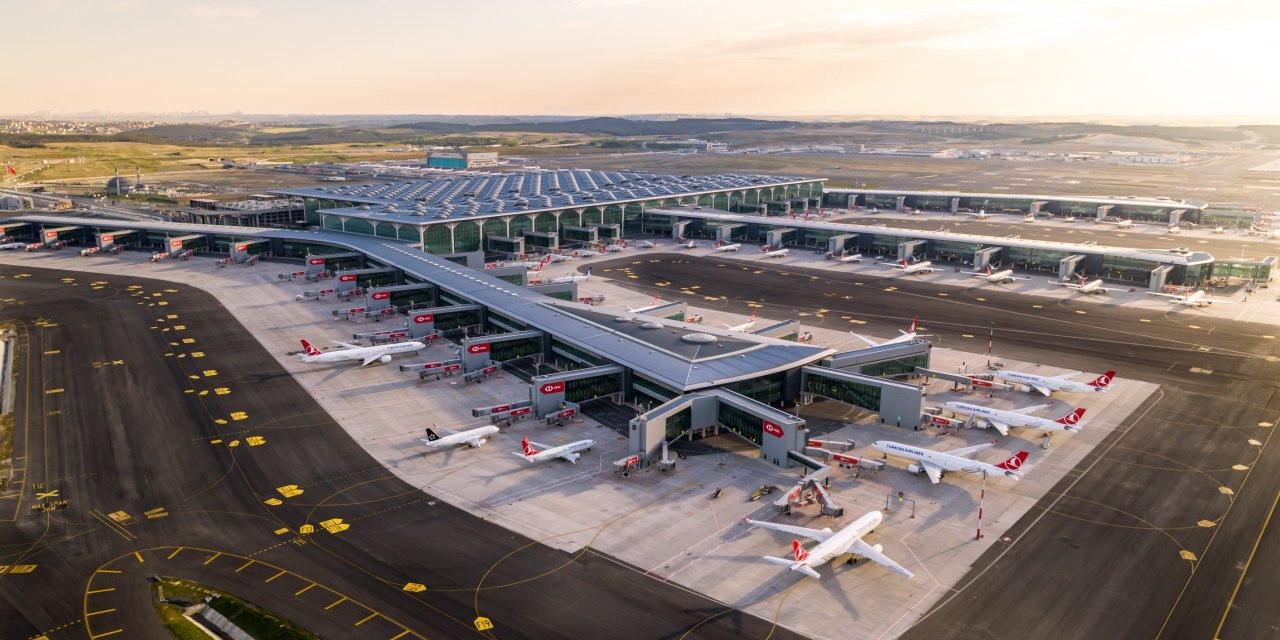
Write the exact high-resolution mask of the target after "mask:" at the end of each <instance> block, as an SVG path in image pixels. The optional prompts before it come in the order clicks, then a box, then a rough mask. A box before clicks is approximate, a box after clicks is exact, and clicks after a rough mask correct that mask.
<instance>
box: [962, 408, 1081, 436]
mask: <svg viewBox="0 0 1280 640" xmlns="http://www.w3.org/2000/svg"><path fill="white" fill-rule="evenodd" d="M943 406H945V407H946V408H947V409H950V410H951V412H952V413H958V414H963V415H966V416H969V419H970V420H972V421H973V422H974V423H975V424H980V425H989V426H991V428H993V429H995V430H996V431H999V432H1000V435H1002V436H1007V435H1009V429H1010V428H1011V427H1013V428H1018V429H1038V430H1040V431H1044V432H1046V433H1048V432H1050V431H1078V430H1079V429H1080V428H1081V427H1083V426H1084V424H1083V423H1081V422H1080V419H1081V418H1083V417H1084V409H1076V410H1075V411H1072V412H1071V413H1068V414H1067V415H1065V416H1062V417H1061V418H1058V419H1057V420H1050V419H1048V418H1039V417H1036V416H1032V415H1028V414H1030V413H1031V412H1032V411H1039V410H1040V409H1044V408H1046V407H1050V406H1053V405H1052V404H1040V405H1036V406H1034V407H1026V408H1023V409H1014V410H1013V411H1003V410H1001V409H992V408H991V407H984V406H981V405H976V404H969V403H967V402H944V403H943Z"/></svg>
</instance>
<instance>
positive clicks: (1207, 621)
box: [592, 253, 1280, 639]
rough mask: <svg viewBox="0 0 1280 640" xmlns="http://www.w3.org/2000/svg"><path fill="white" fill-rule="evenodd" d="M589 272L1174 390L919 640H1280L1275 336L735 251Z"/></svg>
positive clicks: (641, 286)
mask: <svg viewBox="0 0 1280 640" xmlns="http://www.w3.org/2000/svg"><path fill="white" fill-rule="evenodd" d="M592 266H593V267H594V271H593V273H595V274H596V275H598V276H605V277H608V276H611V275H615V274H616V273H617V272H618V270H619V269H623V268H625V269H629V271H627V272H626V273H627V274H628V275H629V276H635V278H630V277H625V278H621V279H618V280H617V282H618V283H619V284H621V285H622V286H626V287H629V288H632V289H635V290H638V291H641V292H643V293H645V294H647V295H654V294H657V293H661V294H662V296H663V298H664V299H666V300H681V299H685V300H688V302H689V303H690V304H691V305H693V306H695V307H704V308H718V309H720V310H724V311H732V312H735V313H741V314H743V315H746V314H749V313H750V311H751V308H750V307H748V304H761V305H763V306H762V307H761V308H760V309H759V312H760V314H761V316H763V317H765V318H767V319H770V320H784V319H788V318H796V317H799V319H800V320H802V321H803V322H804V323H806V324H809V325H815V324H816V325H819V326H823V327H827V328H833V327H834V328H849V329H853V330H857V331H859V332H865V333H869V334H872V335H877V336H882V337H884V336H891V335H896V334H897V331H898V330H899V329H905V328H906V326H907V325H908V324H909V323H910V322H911V318H912V317H913V316H915V315H919V316H920V324H921V326H922V327H924V328H925V331H926V332H927V333H929V334H932V335H933V336H934V338H932V341H933V342H934V343H935V344H936V345H940V346H943V347H951V348H956V349H960V350H965V351H971V352H974V353H975V357H974V359H973V361H972V362H971V363H970V366H969V368H970V370H971V371H972V370H976V369H980V368H983V367H985V364H986V356H985V355H977V354H978V353H980V352H983V351H985V348H986V337H987V334H988V332H989V331H990V329H991V327H992V323H995V353H996V354H998V355H997V359H998V358H999V357H1008V358H1012V359H1018V360H1024V361H1032V362H1041V363H1044V364H1051V365H1055V366H1060V367H1066V368H1079V369H1088V370H1092V371H1102V370H1105V369H1112V368H1114V369H1116V370H1117V371H1118V372H1119V373H1118V376H1119V377H1132V378H1137V379H1141V380H1146V381H1149V382H1155V383H1158V384H1161V385H1162V389H1161V390H1160V392H1158V393H1157V395H1156V396H1155V397H1154V398H1153V400H1152V401H1150V402H1149V403H1148V404H1147V405H1146V406H1144V407H1142V408H1140V409H1139V410H1138V411H1137V412H1136V413H1135V414H1134V415H1133V416H1132V417H1131V418H1130V419H1129V420H1127V421H1126V422H1125V423H1124V424H1122V425H1121V426H1120V427H1119V428H1118V429H1117V430H1116V432H1115V433H1114V434H1113V435H1112V436H1111V437H1109V438H1108V439H1106V440H1105V441H1104V442H1103V443H1102V444H1101V445H1100V446H1099V447H1098V448H1097V449H1096V450H1095V452H1094V455H1092V456H1090V457H1088V458H1086V459H1085V460H1084V461H1083V462H1082V463H1081V464H1080V465H1079V466H1078V467H1077V468H1075V469H1073V470H1072V471H1071V472H1070V473H1068V475H1067V477H1066V478H1064V480H1063V481H1062V482H1061V483H1060V484H1059V485H1058V486H1057V487H1055V489H1054V490H1053V491H1052V492H1050V493H1049V494H1048V495H1046V496H1044V497H1043V498H1042V499H1041V500H1040V501H1039V503H1038V504H1037V505H1036V507H1035V508H1034V509H1032V511H1031V512H1030V513H1029V514H1028V515H1027V516H1025V517H1024V518H1023V519H1022V520H1021V521H1019V522H1018V523H1017V524H1016V525H1015V526H1014V527H1013V528H1012V529H1011V530H1010V531H1009V532H1008V534H1007V535H1008V539H1007V540H1005V541H1003V542H1002V543H1001V544H998V545H996V546H995V547H993V549H992V550H991V551H990V552H988V553H987V554H986V555H984V556H983V557H982V558H981V560H980V561H979V562H978V563H977V564H976V565H975V566H974V568H973V570H972V571H971V572H970V573H969V574H968V575H967V576H966V577H965V578H964V579H963V580H962V581H961V582H960V583H959V584H958V585H956V586H955V589H956V591H955V592H954V593H953V594H952V595H951V596H949V597H947V598H945V599H944V600H943V601H942V602H941V603H940V604H939V605H938V606H936V607H935V608H934V609H933V610H932V611H930V612H929V613H928V614H927V615H925V616H924V618H923V619H922V620H921V621H920V622H919V623H918V624H917V625H916V626H915V627H913V629H912V630H911V631H909V632H908V633H907V634H906V635H905V636H904V637H907V638H975V639H977V638H988V639H989V638H992V637H997V638H1011V637H1052V638H1085V637H1093V638H1151V637H1164V638H1213V637H1222V638H1241V637H1251V638H1252V637H1266V635H1265V634H1272V635H1274V634H1275V633H1276V629H1277V628H1278V627H1277V625H1280V612H1278V611H1277V609H1276V608H1275V607H1274V594H1275V593H1277V589H1280V566H1277V562H1278V561H1280V558H1277V555H1276V553H1275V551H1274V548H1273V547H1274V544H1273V545H1272V548H1269V547H1268V546H1267V545H1266V541H1267V540H1272V541H1274V540H1275V536H1276V535H1277V533H1276V531H1275V528H1276V527H1275V525H1274V523H1272V525H1273V526H1271V527H1269V528H1268V527H1267V524H1268V523H1269V522H1270V520H1271V518H1272V514H1273V511H1272V510H1273V507H1274V505H1275V502H1276V496H1277V492H1278V491H1280V461H1278V460H1277V457H1278V456H1280V453H1277V445H1275V444H1273V443H1272V435H1273V434H1274V432H1275V429H1274V428H1273V426H1272V425H1274V424H1276V423H1280V394H1277V391H1278V390H1280V346H1277V344H1276V343H1277V340H1278V338H1276V337H1274V335H1273V334H1276V333H1280V329H1278V328H1277V327H1275V326H1273V325H1258V324H1244V323H1233V322H1229V321H1224V320H1217V319H1214V318H1211V317H1208V316H1205V315H1202V314H1200V313H1199V312H1197V311H1196V310H1194V309H1188V308H1180V309H1179V310H1177V311H1169V312H1161V311H1152V310H1142V309H1127V308H1121V307H1119V306H1115V305H1105V304H1102V305H1100V304H1092V303H1083V302H1079V301H1075V300H1072V299H1069V298H1068V299H1064V300H1061V301H1053V300H1048V299H1044V298H1039V297H1023V296H1018V295H1015V294H1007V293H1001V292H1000V291H999V289H998V287H996V286H994V285H988V286H984V287H974V288H970V289H964V290H960V289H956V288H951V287H948V288H943V287H939V286H933V285H930V284H928V283H927V277H925V278H919V277H914V276H903V277H895V276H890V275H886V276H883V277H881V276H876V275H867V274H853V273H838V272H833V271H830V270H820V269H808V268H802V267H796V266H791V265H790V264H785V263H776V262H772V261H771V262H769V263H764V262H761V261H759V260H750V259H739V258H730V257H723V258H722V257H707V258H702V257H692V256H680V255H675V254H662V253H654V254H643V253H638V254H634V255H632V256H629V257H627V258H621V259H616V260H611V261H608V262H596V263H594V264H593V265H592ZM885 271H886V274H888V273H891V272H889V271H888V270H887V269H886V270H885ZM659 285H661V286H659ZM695 286H696V287H699V288H698V289H696V290H692V289H689V287H695ZM682 289H684V291H683V292H682V291H681V290H682ZM800 314H807V315H804V316H800ZM852 321H862V322H865V323H866V324H855V323H853V322H852ZM855 341H856V339H854V338H852V336H851V337H850V342H849V343H848V344H847V345H844V346H846V347H849V348H852V347H854V346H857V345H855V344H854V342H855ZM1255 443H1256V444H1255ZM1255 545H1256V546H1257V549H1258V551H1257V552H1256V553H1254V552H1251V550H1252V549H1253V548H1254V547H1255ZM1237 587H1238V588H1237ZM1259 633H1261V634H1262V635H1259Z"/></svg>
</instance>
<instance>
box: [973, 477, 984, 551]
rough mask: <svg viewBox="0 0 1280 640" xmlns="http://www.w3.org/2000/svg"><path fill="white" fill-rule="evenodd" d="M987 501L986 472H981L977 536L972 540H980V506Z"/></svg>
mask: <svg viewBox="0 0 1280 640" xmlns="http://www.w3.org/2000/svg"><path fill="white" fill-rule="evenodd" d="M986 499H987V472H986V471H983V472H982V492H981V493H979V494H978V536H977V537H976V538H974V540H981V539H982V506H983V504H984V503H985V502H986Z"/></svg>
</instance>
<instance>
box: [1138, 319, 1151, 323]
mask: <svg viewBox="0 0 1280 640" xmlns="http://www.w3.org/2000/svg"><path fill="white" fill-rule="evenodd" d="M1138 322H1148V323H1149V322H1151V320H1150V319H1149V318H1138Z"/></svg>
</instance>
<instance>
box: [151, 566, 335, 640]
mask: <svg viewBox="0 0 1280 640" xmlns="http://www.w3.org/2000/svg"><path fill="white" fill-rule="evenodd" d="M161 590H163V594H164V597H165V598H166V599H169V600H173V599H181V600H186V601H189V602H192V603H198V602H201V601H202V600H203V599H204V598H205V597H206V596H208V595H212V594H215V593H216V594H217V597H216V598H214V600H213V602H212V603H210V605H209V606H211V607H213V609H214V611H217V612H218V613H221V614H222V615H223V616H225V617H226V618H227V619H228V620H230V621H231V622H232V623H233V624H235V625H236V626H237V627H239V628H240V630H241V631H244V632H245V633H247V634H249V636H250V637H253V638H255V639H256V640H320V637H319V636H317V635H314V634H312V633H309V632H307V631H306V630H304V629H302V628H301V627H299V626H297V625H295V624H293V623H292V622H290V621H288V620H286V619H284V618H281V617H280V616H277V615H275V614H274V613H271V612H270V611H267V610H265V609H261V608H259V607H256V606H254V605H253V604H251V603H249V602H245V601H244V600H241V599H239V598H237V597H235V596H230V595H227V594H225V593H221V592H216V591H214V590H213V589H211V588H209V587H206V586H204V585H202V584H198V583H195V582H191V581H188V580H178V579H176V578H164V579H163V580H162V581H161V582H157V583H155V584H154V585H153V587H152V593H153V595H155V597H156V612H157V614H158V615H159V616H160V618H161V620H162V621H163V622H164V623H165V626H166V627H168V629H169V631H170V632H171V633H173V635H174V637H176V638H178V639H179V640H188V639H189V640H208V636H207V635H205V634H204V633H203V632H202V631H200V630H199V629H197V628H195V625H193V624H192V623H191V622H190V621H188V620H187V619H186V618H183V617H182V611H181V609H180V607H177V606H175V605H170V604H165V603H163V602H160V593H161Z"/></svg>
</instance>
